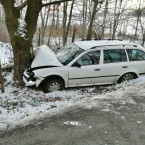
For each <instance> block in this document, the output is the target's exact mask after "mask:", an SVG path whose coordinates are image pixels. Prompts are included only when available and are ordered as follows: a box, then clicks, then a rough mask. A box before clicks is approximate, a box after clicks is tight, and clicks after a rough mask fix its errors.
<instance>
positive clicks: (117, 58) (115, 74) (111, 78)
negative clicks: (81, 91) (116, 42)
mask: <svg viewBox="0 0 145 145" xmlns="http://www.w3.org/2000/svg"><path fill="white" fill-rule="evenodd" d="M113 47H114V46H113ZM128 68H129V62H128V59H127V55H126V51H125V49H122V48H121V47H120V48H118V49H105V50H103V63H102V65H101V68H100V69H101V72H102V74H103V75H102V84H112V83H114V82H116V81H117V80H118V78H119V77H120V76H121V75H122V74H124V73H126V72H127V70H128Z"/></svg>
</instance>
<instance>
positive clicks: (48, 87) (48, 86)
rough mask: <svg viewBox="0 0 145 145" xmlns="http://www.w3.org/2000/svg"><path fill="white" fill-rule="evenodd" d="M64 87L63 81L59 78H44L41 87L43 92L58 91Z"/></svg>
mask: <svg viewBox="0 0 145 145" xmlns="http://www.w3.org/2000/svg"><path fill="white" fill-rule="evenodd" d="M63 89H64V85H63V82H62V81H61V80H46V81H45V83H44V87H43V92H44V93H50V92H55V91H60V90H63Z"/></svg>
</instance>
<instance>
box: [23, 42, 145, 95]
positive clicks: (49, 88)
mask: <svg viewBox="0 0 145 145" xmlns="http://www.w3.org/2000/svg"><path fill="white" fill-rule="evenodd" d="M144 75H145V49H144V48H143V47H142V46H140V45H137V44H134V43H129V42H127V41H119V40H114V41H109V40H101V41H79V42H75V43H72V44H69V45H66V46H64V47H62V48H61V49H59V50H58V51H57V52H56V53H54V52H53V51H52V50H51V49H50V48H49V47H47V46H46V45H43V46H41V47H39V48H38V49H37V50H36V51H35V59H34V61H33V62H32V65H31V68H29V69H27V70H26V71H25V72H24V76H23V80H24V82H25V84H26V86H32V85H35V86H36V87H39V86H42V88H43V91H44V92H46V93H47V92H53V91H58V90H62V89H64V88H69V87H78V86H92V85H104V84H116V83H121V82H123V81H128V80H131V79H135V78H138V77H140V76H144Z"/></svg>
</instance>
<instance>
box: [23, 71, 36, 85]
mask: <svg viewBox="0 0 145 145" xmlns="http://www.w3.org/2000/svg"><path fill="white" fill-rule="evenodd" d="M23 81H24V83H25V86H27V87H28V86H34V85H35V84H36V82H34V81H32V80H31V78H30V76H29V75H28V74H27V72H26V71H25V72H24V74H23Z"/></svg>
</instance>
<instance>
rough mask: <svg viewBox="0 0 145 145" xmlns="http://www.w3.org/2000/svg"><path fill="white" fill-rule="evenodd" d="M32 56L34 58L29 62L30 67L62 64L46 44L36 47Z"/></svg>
mask: <svg viewBox="0 0 145 145" xmlns="http://www.w3.org/2000/svg"><path fill="white" fill-rule="evenodd" d="M34 56H35V58H34V60H33V62H32V64H31V68H36V67H47V66H49V67H51V66H52V67H54V66H63V65H62V64H61V62H60V61H59V60H58V59H57V57H56V55H55V53H54V52H53V51H52V50H51V49H50V48H49V47H48V46H47V45H42V46H40V47H39V48H38V49H36V50H35V51H34Z"/></svg>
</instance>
